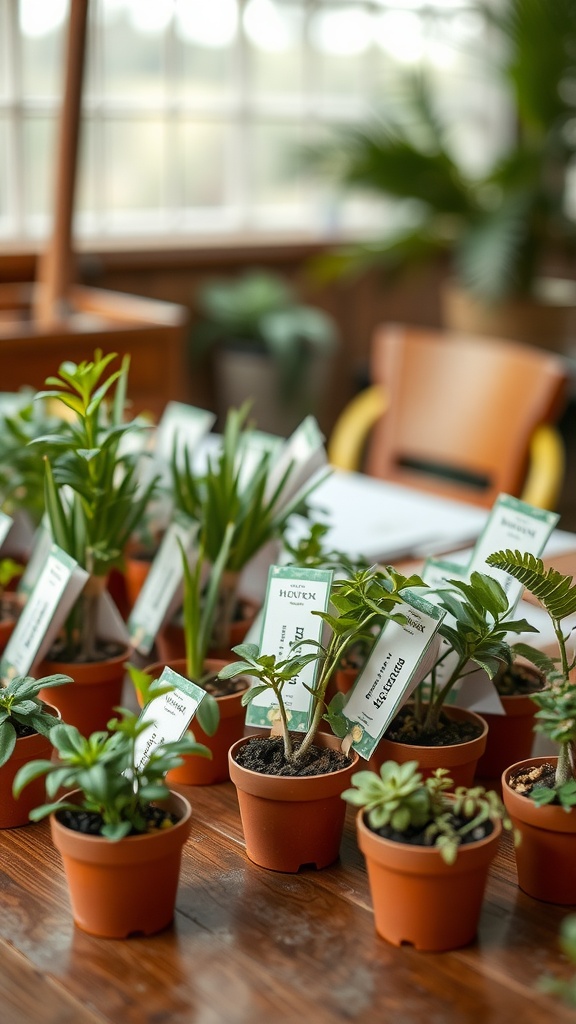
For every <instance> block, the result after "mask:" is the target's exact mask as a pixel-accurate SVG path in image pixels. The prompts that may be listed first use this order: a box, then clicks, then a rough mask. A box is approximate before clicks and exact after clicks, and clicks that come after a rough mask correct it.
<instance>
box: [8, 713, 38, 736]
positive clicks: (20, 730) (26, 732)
mask: <svg viewBox="0 0 576 1024" xmlns="http://www.w3.org/2000/svg"><path fill="white" fill-rule="evenodd" d="M11 722H12V725H13V726H14V729H15V732H16V736H17V737H18V739H19V740H20V739H22V738H23V737H24V736H34V735H35V734H36V729H33V728H32V726H31V725H23V723H22V722H17V721H16V719H14V718H12V719H11Z"/></svg>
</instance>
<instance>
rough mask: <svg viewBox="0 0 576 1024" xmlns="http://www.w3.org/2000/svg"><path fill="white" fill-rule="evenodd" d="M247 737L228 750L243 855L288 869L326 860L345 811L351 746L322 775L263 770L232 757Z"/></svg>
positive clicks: (323, 741) (333, 852) (320, 737)
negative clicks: (344, 760)
mask: <svg viewBox="0 0 576 1024" xmlns="http://www.w3.org/2000/svg"><path fill="white" fill-rule="evenodd" d="M249 739H250V737H245V738H243V739H241V740H238V742H237V743H235V744H234V745H233V746H232V747H231V749H230V752H229V755H228V758H229V767H230V778H231V780H232V782H233V783H234V785H235V786H236V791H237V794H238V804H239V807H240V817H241V819H242V828H243V830H244V839H245V841H246V853H247V855H248V857H249V858H250V860H251V861H253V862H254V863H255V864H258V865H259V866H260V867H263V868H270V869H271V870H272V871H286V872H291V873H295V872H297V871H298V870H299V869H300V868H301V867H303V866H304V865H314V866H315V867H316V868H324V867H327V866H328V865H329V864H332V863H333V862H334V861H335V860H337V858H338V856H339V853H340V843H341V840H342V830H343V827H344V817H345V814H346V804H345V803H344V801H343V800H342V797H341V794H342V793H343V791H344V790H345V789H346V788H347V787H348V786H349V785H350V778H351V776H352V775H353V773H354V771H355V770H356V768H357V765H358V760H359V758H358V755H357V754H356V753H355V752H354V751H352V752H351V755H350V756H351V757H352V763H351V764H350V765H349V766H348V767H347V768H342V769H340V770H339V771H336V772H330V773H329V774H326V775H309V776H303V777H300V778H298V777H294V776H278V775H264V774H261V773H260V772H254V771H251V770H250V769H248V768H243V767H242V766H241V765H239V764H238V763H237V762H236V760H235V755H236V752H237V751H238V750H239V748H240V747H241V746H242V745H243V744H245V743H248V742H249ZM314 743H315V745H316V746H318V747H323V746H324V747H325V746H328V747H331V748H332V749H337V748H338V747H339V744H340V740H338V739H336V737H335V736H332V735H327V734H326V733H318V734H317V736H316V739H315V741H314Z"/></svg>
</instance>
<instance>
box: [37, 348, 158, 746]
mask: <svg viewBox="0 0 576 1024" xmlns="http://www.w3.org/2000/svg"><path fill="white" fill-rule="evenodd" d="M115 358H116V355H115V353H111V354H108V355H103V354H102V352H101V351H100V350H97V351H96V353H95V356H94V360H93V361H92V362H82V363H80V364H78V365H77V364H75V363H63V364H62V366H61V367H60V370H59V374H58V376H56V377H49V378H48V380H47V382H46V383H47V385H48V386H49V387H50V389H51V390H48V391H45V392H40V394H39V396H38V397H39V398H40V399H41V400H42V399H44V398H50V399H52V400H53V401H54V402H55V403H59V404H60V405H61V406H62V408H63V409H64V410H65V411H66V420H65V425H64V427H63V428H61V429H60V430H59V431H58V432H57V433H55V434H48V435H44V436H42V437H39V438H36V439H35V440H34V441H32V442H30V443H31V445H34V447H35V450H36V451H37V453H38V457H40V455H41V454H42V455H43V456H44V463H45V505H46V513H47V517H48V520H49V524H50V530H51V533H52V537H53V540H54V542H55V543H56V544H57V545H58V546H59V547H60V548H61V549H63V550H64V551H65V552H66V553H67V554H68V555H71V556H72V558H73V559H75V561H76V563H77V564H78V565H79V566H80V567H81V568H82V569H84V570H85V572H86V573H87V574H88V577H87V581H86V583H85V585H84V587H83V590H82V592H81V595H80V597H79V599H78V601H77V602H76V603H75V605H74V607H73V609H72V611H71V613H70V615H69V617H68V619H67V621H66V625H65V629H64V631H63V634H62V635H61V637H60V638H59V639H58V642H57V643H56V645H55V646H54V647H53V649H52V651H51V652H50V653H49V655H48V656H47V658H46V660H45V662H44V663H43V669H44V670H45V671H47V672H52V673H54V672H57V671H60V672H65V673H66V674H67V675H70V676H72V678H73V679H74V683H72V684H70V685H69V686H66V687H64V688H62V690H61V691H60V692H59V695H58V699H59V708H60V710H61V713H62V716H63V718H64V719H65V721H66V722H68V723H69V724H71V725H77V726H78V728H79V729H81V731H83V732H90V731H92V730H93V729H98V728H104V727H105V725H106V722H107V720H108V718H109V717H110V714H111V710H112V708H113V707H114V706H115V705H117V704H118V703H119V702H120V698H121V692H122V684H123V680H124V664H125V662H126V660H127V656H128V645H127V643H119V642H117V641H113V640H111V638H110V637H109V636H106V635H105V634H104V635H103V634H102V626H101V625H100V623H101V613H102V608H103V602H104V601H105V600H108V601H109V595H108V596H107V598H105V596H104V595H107V580H108V577H109V573H110V571H111V570H112V569H113V568H114V567H116V566H120V565H121V564H122V559H123V555H124V551H125V548H126V544H127V542H128V540H129V538H130V536H131V535H132V534H133V532H134V530H135V529H136V527H137V525H138V523H139V521H140V520H141V518H142V516H143V515H144V512H145V509H146V507H147V505H148V502H149V500H150V497H151V494H152V493H153V491H154V488H155V485H156V481H155V478H152V479H150V480H148V482H147V483H145V484H142V482H141V478H140V473H139V465H140V463H139V459H140V454H139V453H138V452H136V451H134V450H130V448H129V447H128V445H127V444H126V443H125V438H126V435H127V433H128V432H129V431H132V430H138V429H142V424H141V422H140V421H131V422H125V420H124V416H125V401H126V388H127V378H128V369H129V364H130V360H129V357H127V356H126V357H124V358H123V360H122V363H121V366H120V368H119V369H117V370H113V371H111V370H109V367H110V364H111V363H112V362H113V360H114V359H115ZM113 388H115V391H114V395H113V398H111V397H110V396H111V389H113ZM108 628H110V627H108ZM64 666H65V667H64Z"/></svg>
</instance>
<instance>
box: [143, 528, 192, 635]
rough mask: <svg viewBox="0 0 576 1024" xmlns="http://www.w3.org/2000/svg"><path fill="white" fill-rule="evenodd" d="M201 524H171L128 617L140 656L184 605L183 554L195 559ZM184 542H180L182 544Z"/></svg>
mask: <svg viewBox="0 0 576 1024" xmlns="http://www.w3.org/2000/svg"><path fill="white" fill-rule="evenodd" d="M197 534H198V523H190V522H189V523H187V524H186V525H185V524H183V523H177V522H174V523H171V525H170V526H169V527H168V529H167V530H166V533H165V534H164V538H163V540H162V543H161V545H160V547H159V549H158V553H157V555H156V557H155V559H154V561H153V562H152V565H151V566H150V572H149V573H148V575H147V577H146V580H145V581H144V585H143V587H142V590H141V591H140V594H139V595H138V599H137V601H136V603H135V605H134V607H133V609H132V611H131V613H130V616H129V618H128V632H129V634H130V642H131V643H132V646H133V647H135V648H136V650H137V651H139V652H140V654H149V653H150V651H151V650H152V645H153V643H154V640H155V638H156V635H157V633H158V631H159V630H160V629H161V628H162V626H163V625H164V624H165V623H166V622H168V621H169V620H170V618H171V617H172V615H174V613H175V612H176V611H177V610H178V608H179V607H180V605H181V604H182V593H183V579H184V568H183V565H182V552H181V550H180V544H182V547H183V548H184V551H185V553H186V556H187V557H188V558H192V557H193V555H194V545H195V542H196V537H197ZM179 542H180V543H179Z"/></svg>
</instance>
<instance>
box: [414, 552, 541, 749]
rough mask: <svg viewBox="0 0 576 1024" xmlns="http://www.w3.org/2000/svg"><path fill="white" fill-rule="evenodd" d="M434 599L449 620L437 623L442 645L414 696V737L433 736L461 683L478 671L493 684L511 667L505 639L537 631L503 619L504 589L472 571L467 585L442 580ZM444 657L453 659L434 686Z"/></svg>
mask: <svg viewBox="0 0 576 1024" xmlns="http://www.w3.org/2000/svg"><path fill="white" fill-rule="evenodd" d="M440 594H441V600H440V604H441V605H442V607H444V608H445V609H446V611H447V612H449V613H450V616H451V617H452V621H450V622H446V621H444V622H443V623H442V624H441V626H440V628H439V631H438V632H439V633H440V635H441V636H442V637H443V638H444V639H445V640H446V641H447V644H446V645H443V647H442V648H441V653H440V656H439V658H438V660H437V662H436V664H435V665H434V667H433V668H432V671H431V673H430V676H429V677H428V678H427V679H426V680H424V683H423V685H421V686H420V687H419V688H417V691H416V694H415V701H414V715H415V722H416V726H417V733H418V734H419V735H430V734H434V733H436V732H437V730H438V727H439V724H440V716H441V714H442V712H443V709H444V707H445V705H446V703H447V702H448V700H449V698H450V694H451V693H452V691H453V689H454V687H455V686H456V684H457V683H458V682H460V681H465V679H466V676H467V675H469V674H470V673H472V672H475V671H476V669H477V668H482V669H484V670H485V671H486V673H487V674H488V676H489V678H490V679H493V677H494V675H495V674H496V672H497V670H498V668H499V667H500V665H501V664H503V663H508V664H510V663H511V660H512V653H511V647H510V644H509V643H508V642H507V640H506V636H507V634H509V633H524V632H533V633H534V632H537V630H536V629H535V628H534V627H533V626H532V625H530V623H529V622H527V621H526V620H525V619H512V618H509V614H510V612H509V605H508V599H507V597H506V594H505V591H504V589H503V588H502V587H501V586H500V584H499V583H498V581H497V580H495V579H493V578H492V577H491V576H488V575H486V574H485V573H480V572H473V573H472V574H471V576H470V580H469V581H464V580H458V579H451V580H448V581H447V586H446V587H442V588H440ZM454 654H455V655H456V658H453V656H454ZM448 658H450V659H453V664H452V666H451V668H450V671H449V672H448V674H447V678H446V679H445V680H443V681H442V682H439V678H440V670H441V668H442V665H443V664H444V662H445V661H446V660H447V659H448ZM416 742H417V740H416Z"/></svg>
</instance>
